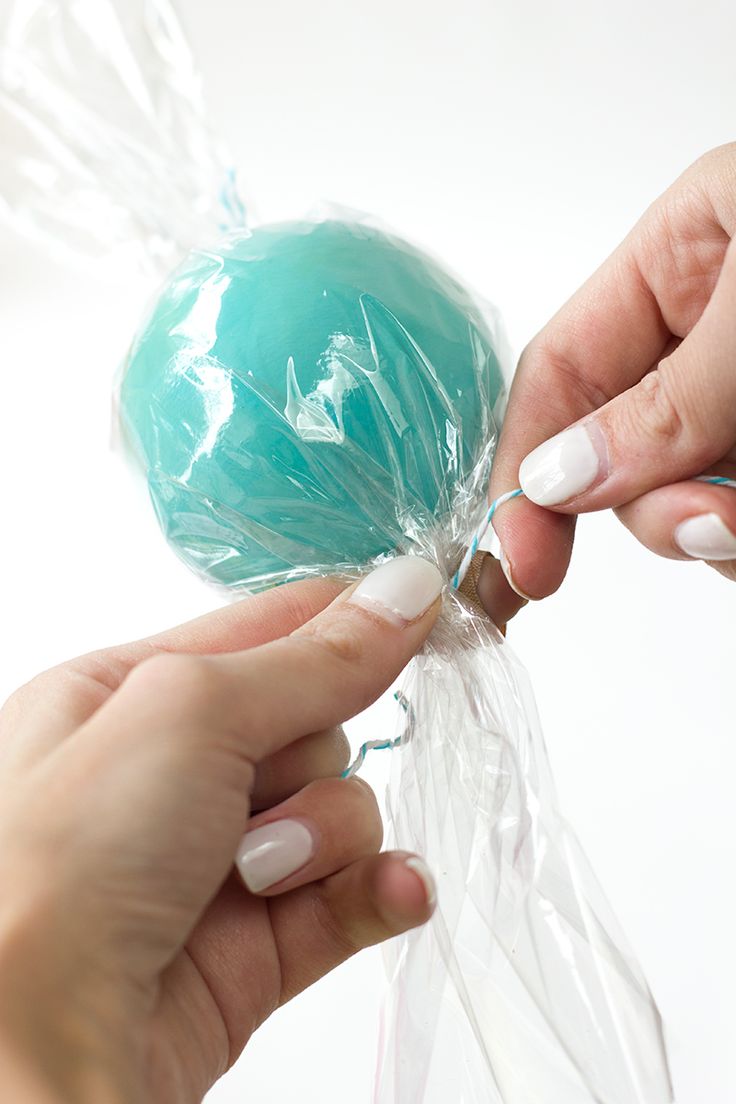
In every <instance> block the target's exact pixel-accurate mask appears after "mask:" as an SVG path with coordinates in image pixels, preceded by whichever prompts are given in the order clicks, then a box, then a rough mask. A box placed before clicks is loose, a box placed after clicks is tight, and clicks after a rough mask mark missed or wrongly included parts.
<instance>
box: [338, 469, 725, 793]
mask: <svg viewBox="0 0 736 1104" xmlns="http://www.w3.org/2000/svg"><path fill="white" fill-rule="evenodd" d="M695 480H696V482H698V483H712V484H713V485H714V486H716V487H732V488H733V489H734V490H736V479H728V478H727V477H726V476H725V475H696V476H695ZM523 494H524V492H523V491H522V489H521V487H517V488H516V489H515V490H513V491H507V492H506V493H505V494H502V495H499V496H498V498H494V500H493V502H492V503H491V504H490V506H489V507H488V510H487V511H486V513H485V515H484V517H483V520H482V521H481V523H480V525H479V526H478V528H477V529H476V531H475V533H474V535H473V539H472V540H471V542H470V544H469V545H468V549H467V551H466V553H465V555H464V556H463V558H462V561H461V563H460V566H459V567H458V569H457V571H456V572H455V574H454V575H453V576H452V580H451V584H450V585H451V586H452V589H453V590H457V589H458V587H459V586H460V584H461V583H462V581H463V579H464V578H465V575H466V573H467V570H468V568H469V567H470V561H471V560H472V559H473V556H474V555H475V553H476V552H477V551H478V545H479V544H480V542H481V541H482V540H483V537H484V536H485V535H486V533H487V532H488V526H489V525H490V524H491V519H492V518H493V515H494V514H495V512H496V510H497V509H498V508H499V506H503V504H504V502H509V501H510V500H511V499H512V498H518V497H519V496H520V495H523ZM394 697H395V698H396V700H397V701H398V702H399V703H400V705H401V707H402V709H403V710H404V712H405V713H409V711H410V709H411V706H410V705H409V703H408V701H407V700H406V698H405V697H404V696H403V694H400V693H398V692H397V693H396V694H394ZM404 735H405V734H404V733H402V735H401V736H397V737H396V739H395V740H366V742H365V743H364V744H361V746H360V748H359V749H358V754H357V755H356V756H355V758H354V759H353V761H352V763H351V764H350V766H349V767H348V768H347V769H346V770H344V771H343V772H342V774H341V776H340V777H341V778H352V777H353V775H354V774H357V772H358V771H359V770H360V768H361V767H362V766H363V763H364V762H365V757H366V755H367V754H368V752H369V751H388V750H390V749H392V748H395V747H399V746H400V745H401V744H402V743H403V741H404Z"/></svg>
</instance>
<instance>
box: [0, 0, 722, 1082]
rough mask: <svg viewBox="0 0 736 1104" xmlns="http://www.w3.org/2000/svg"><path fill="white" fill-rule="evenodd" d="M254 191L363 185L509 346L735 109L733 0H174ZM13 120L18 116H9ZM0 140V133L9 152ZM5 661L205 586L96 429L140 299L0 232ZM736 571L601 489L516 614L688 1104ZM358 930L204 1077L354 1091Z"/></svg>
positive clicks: (285, 193) (361, 994)
mask: <svg viewBox="0 0 736 1104" xmlns="http://www.w3.org/2000/svg"><path fill="white" fill-rule="evenodd" d="M181 6H182V9H183V12H184V17H185V22H186V25H187V27H188V28H189V30H190V32H191V34H192V37H193V39H194V43H195V48H196V50H197V52H198V55H199V57H200V60H201V65H202V68H203V71H204V75H205V79H206V87H207V91H208V99H209V105H210V108H211V112H212V116H213V119H215V120H216V122H217V125H218V128H219V129H220V131H221V132H222V134H223V135H224V136H225V138H226V139H227V141H228V143H229V145H230V147H231V148H232V150H233V152H234V155H235V161H236V163H237V164H238V165H239V167H240V169H241V175H242V176H243V178H244V180H245V183H246V188H247V193H248V195H249V196H251V197H254V198H255V200H256V201H257V207H258V210H259V213H260V215H261V216H262V217H264V218H267V219H271V218H278V217H283V216H288V215H293V214H299V213H302V212H303V211H304V210H305V209H306V208H307V207H308V206H310V205H311V204H312V203H313V202H314V201H317V200H321V199H324V198H326V199H331V200H335V201H338V202H340V203H345V204H348V205H352V206H355V207H359V208H363V209H367V210H371V211H374V212H375V213H377V214H379V215H380V216H382V217H383V218H384V219H386V220H387V221H388V222H389V223H390V224H392V225H393V226H394V227H396V228H397V229H400V230H401V231H403V232H404V233H405V234H406V235H407V236H409V237H412V238H414V239H416V240H418V241H419V242H421V243H424V244H426V245H428V246H429V247H430V248H431V249H432V250H433V251H435V252H436V253H439V254H440V255H443V256H445V257H446V258H447V260H448V261H449V262H450V263H451V264H452V265H453V267H454V268H455V269H456V270H458V271H460V272H461V273H463V274H464V275H465V276H466V277H467V278H468V279H469V280H470V281H471V282H472V283H473V284H474V285H475V286H476V287H477V288H478V289H479V290H480V291H482V292H484V293H485V294H486V295H488V296H489V297H491V298H493V299H494V300H495V301H496V302H498V303H499V305H500V306H501V308H502V310H503V312H504V314H505V317H506V319H507V323H508V328H509V331H510V334H511V338H512V341H513V342H514V344H515V347H516V348H517V350H518V349H520V348H521V346H522V345H523V344H524V343H525V342H526V341H527V340H528V339H529V338H530V337H531V336H532V335H533V333H534V332H535V330H536V329H537V328H539V326H541V325H542V324H543V322H544V321H545V320H546V319H547V317H548V316H549V315H550V314H551V313H552V312H553V311H554V310H555V309H556V308H557V307H558V306H559V305H560V304H561V303H562V301H563V300H564V299H565V298H566V297H567V296H568V294H570V293H571V292H572V291H573V290H574V288H575V287H576V286H577V285H578V284H579V283H580V282H581V281H582V280H583V279H584V278H585V277H586V276H587V275H588V274H589V272H590V271H591V270H592V269H593V268H594V267H595V266H596V265H597V264H598V263H599V262H600V261H601V260H602V259H603V258H604V257H605V256H606V254H607V253H608V252H609V251H610V250H611V249H612V248H613V247H614V246H615V244H616V243H617V242H618V240H619V239H620V238H621V237H622V236H623V235H624V233H625V232H626V231H627V230H628V229H629V227H630V225H631V224H632V223H633V222H634V221H635V219H636V218H637V217H638V215H639V214H640V213H641V211H642V210H643V209H644V207H645V206H646V205H647V204H648V203H649V202H650V201H651V200H652V199H654V198H655V196H656V195H657V194H658V193H659V192H660V191H661V190H662V189H663V188H664V187H665V186H666V185H667V184H668V183H669V182H670V181H671V180H672V179H674V177H675V176H676V175H677V174H678V173H679V172H680V171H681V170H682V169H683V168H684V167H685V166H686V165H687V164H688V163H689V162H690V161H691V160H693V159H694V158H695V157H696V156H697V155H698V154H699V153H701V152H703V151H705V150H706V149H708V148H709V147H711V146H714V145H716V144H719V143H721V142H725V141H728V140H731V139H733V138H734V137H736V133H735V130H736V124H735V123H734V119H736V66H735V63H734V42H736V14H735V13H736V8H734V5H733V3H732V0H723V2H721V3H718V2H716V0H700V2H698V3H695V2H683V0H668V2H667V0H649V2H643V0H623V2H618V3H616V4H615V5H614V4H602V3H598V2H589V0H588V2H586V0H567V2H556V3H550V2H548V0H521V2H519V0H515V2H512V0H499V2H496V3H490V2H489V0H475V2H473V0H454V2H453V3H446V2H444V0H443V2H441V3H438V2H436V0H390V2H389V0H373V3H371V4H370V5H369V4H365V3H357V2H353V0H332V2H326V0H317V2H316V3H311V4H305V3H301V2H299V0H269V2H268V3H259V4H236V3H234V2H232V0H231V2H230V3H226V2H225V0H208V3H206V4H203V3H198V2H197V0H186V2H184V0H182V5H181ZM0 142H1V136H0ZM1 156H2V152H1V147H0V157H1ZM0 272H1V278H0V318H1V320H2V334H1V335H2V360H1V361H0V373H1V374H0V416H1V419H2V421H1V425H2V432H1V433H0V472H1V473H2V500H1V505H0V531H1V532H2V545H1V548H2V552H1V555H2V571H1V572H0V592H1V593H0V610H2V648H3V657H2V659H3V661H2V666H1V667H0V690H2V691H6V692H8V691H10V690H11V689H12V687H13V686H14V685H16V684H17V683H18V682H19V681H20V680H22V679H25V678H27V677H29V676H30V675H31V674H33V673H34V672H35V671H36V670H37V669H39V668H41V667H43V666H46V665H49V664H51V663H54V662H56V661H58V660H61V659H62V658H64V657H65V656H67V655H70V654H73V653H75V652H79V651H83V650H87V649H90V648H92V647H95V646H98V645H102V644H105V643H110V642H113V641H116V640H120V639H124V638H127V637H131V636H138V635H141V634H143V633H147V632H149V631H152V630H155V629H157V628H160V627H163V626H165V625H166V624H168V623H175V622H177V621H179V620H183V619H185V618H186V617H188V616H190V615H193V614H195V613H197V612H199V611H203V610H205V609H208V608H211V607H213V606H214V605H215V604H216V602H217V599H216V598H215V597H213V595H212V594H211V593H210V592H209V591H207V590H206V589H204V588H203V587H202V586H201V585H200V584H199V583H197V582H196V581H195V580H193V579H192V578H190V577H189V576H188V574H187V573H186V572H185V570H184V569H183V568H182V567H181V566H180V565H179V564H178V562H177V561H176V560H175V559H174V558H173V556H172V555H171V554H169V553H168V551H167V550H166V548H165V547H164V546H163V542H162V540H161V539H160V538H159V535H158V533H157V531H156V529H155V526H154V524H153V522H152V520H151V517H150V513H149V510H148V508H147V504H146V502H145V500H144V498H143V497H142V495H141V492H140V489H139V488H137V487H135V486H134V483H133V481H132V480H131V478H130V475H129V473H128V472H127V471H126V469H125V468H124V466H123V465H122V464H121V462H120V461H119V460H118V459H117V458H116V457H115V456H114V455H112V454H111V453H110V451H109V449H108V436H109V434H108V427H109V392H110V381H111V377H112V374H113V372H114V369H115V366H116V363H117V361H118V358H119V357H120V355H121V352H122V350H123V349H124V346H125V342H126V340H127V337H128V335H129V333H130V330H131V328H132V326H133V324H134V319H135V315H136V312H137V310H138V309H139V301H138V296H137V292H136V289H135V288H132V287H131V289H130V291H129V292H128V293H124V292H121V291H120V290H119V289H115V290H111V289H110V288H109V287H107V286H100V285H99V284H98V283H97V282H96V281H95V280H94V279H92V278H91V277H89V276H85V277H82V276H79V275H70V273H69V272H68V271H67V270H65V269H64V268H62V267H61V266H59V265H57V264H55V263H51V262H49V261H48V260H47V259H46V258H44V256H43V255H42V253H40V252H39V251H37V250H36V249H35V248H33V247H31V246H29V245H27V244H26V243H25V242H23V241H22V240H21V239H20V238H18V237H16V236H15V235H14V234H13V233H12V232H10V231H8V232H3V233H2V237H0ZM735 611H736V587H733V586H729V584H727V583H726V582H725V581H724V580H723V579H721V578H719V577H716V576H715V575H713V574H711V573H709V571H708V570H707V569H706V568H705V567H703V566H701V565H688V564H677V563H669V562H664V561H658V560H656V559H655V558H654V557H653V556H651V555H650V554H649V553H647V552H645V551H644V550H643V549H641V548H640V547H639V546H638V545H636V544H635V543H634V542H633V540H632V538H630V537H629V535H628V534H627V533H625V532H624V531H623V530H621V529H620V528H619V527H618V525H617V523H616V522H615V521H614V520H613V518H611V517H608V516H600V517H595V518H586V519H584V521H583V523H582V524H581V525H580V528H579V539H578V544H577V549H576V554H575V557H574V562H573V569H572V571H571V574H570V577H569V579H568V581H567V583H566V585H565V587H564V588H563V590H562V592H561V593H560V594H559V595H558V596H556V597H554V598H552V599H550V600H548V601H547V602H545V603H543V604H541V605H538V606H534V607H533V608H530V609H528V610H526V611H525V612H524V613H523V614H522V615H521V616H520V617H519V619H518V623H517V624H516V625H514V628H513V633H512V640H513V643H514V646H515V649H516V651H517V652H518V653H519V654H520V655H521V657H522V658H523V659H524V661H525V662H526V664H527V666H528V667H529V669H530V671H531V675H532V680H533V682H534V685H535V687H536V692H537V696H538V701H539V706H540V710H541V714H542V719H543V722H544V725H545V730H546V734H547V739H548V744H549V748H550V753H551V756H552V762H553V767H554V770H555V773H556V777H557V781H558V786H559V791H560V797H561V802H562V806H563V809H564V810H565V811H566V813H567V814H568V816H569V818H570V820H571V821H572V823H573V824H574V825H575V826H576V828H577V830H578V832H579V835H580V837H581V839H582V841H583V843H584V845H585V847H586V849H587V851H588V853H589V855H590V857H591V859H592V861H593V864H594V866H595V868H596V869H597V871H598V873H599V875H600V878H601V880H602V882H603V884H604V886H605V888H606V890H607V892H608V895H609V896H610V898H611V899H612V901H613V903H614V905H615V907H616V910H617V912H618V914H619V917H620V919H621V921H622V923H623V926H624V927H625V929H626V931H627V932H628V934H629V936H630V939H631V941H632V943H633V945H634V947H635V948H636V950H637V951H638V953H639V955H640V957H641V960H642V963H643V965H644V967H645V970H646V973H647V976H648V978H649V981H650V984H651V986H652V988H653V990H654V992H655V994H656V997H657V999H658V1002H659V1005H660V1008H661V1010H662V1013H663V1016H664V1020H665V1023H666V1028H667V1035H668V1039H669V1044H670V1054H671V1060H672V1066H673V1073H674V1078H675V1084H676V1088H677V1100H678V1101H679V1102H680V1104H704V1102H706V1101H707V1102H708V1104H729V1102H732V1101H734V1100H736V1066H735V1065H734V1062H733V1055H732V1050H733V1038H734V1027H735V1026H736V1022H735V1021H736V1016H735V1015H734V1011H733V1007H734V999H733V998H734V988H735V987H736V949H735V948H736V938H735V937H734V933H735V932H736V895H735V894H734V881H735V880H736V874H735V873H734V868H735V866H736V864H734V851H735V850H736V847H735V846H734V837H735V836H736V811H735V809H734V801H733V796H734V788H735V786H736V782H735V777H736V750H735V746H734V735H735V727H736V726H735V724H734V696H733V685H734V677H735V675H734V645H733V626H734V612H735ZM380 991H381V981H380V955H378V953H377V952H374V953H366V954H364V955H362V956H361V957H360V958H359V959H358V960H356V961H354V962H352V963H351V964H349V965H348V966H346V967H344V968H342V969H341V970H339V971H338V972H337V973H336V974H335V975H333V976H331V977H329V978H327V979H326V980H325V981H323V982H322V983H321V984H319V985H317V986H315V987H314V988H313V990H312V991H311V992H310V993H308V994H307V995H305V996H303V997H301V998H299V999H298V1000H296V1001H295V1002H294V1003H293V1004H292V1005H290V1006H289V1007H287V1008H285V1009H284V1010H282V1011H281V1012H279V1013H278V1014H277V1015H275V1016H274V1017H273V1018H272V1020H271V1021H270V1022H269V1023H268V1024H267V1025H266V1026H265V1027H264V1028H263V1029H262V1030H261V1031H259V1032H258V1034H257V1035H256V1037H255V1038H254V1039H253V1041H252V1043H251V1044H250V1046H249V1048H248V1051H247V1052H246V1056H245V1057H244V1058H243V1059H241V1061H240V1062H239V1063H238V1064H237V1066H236V1068H235V1069H234V1070H233V1071H232V1072H231V1073H230V1074H229V1075H228V1076H227V1077H226V1078H225V1079H224V1080H223V1082H221V1084H220V1085H219V1086H218V1088H217V1089H216V1090H214V1091H213V1093H212V1094H211V1104H226V1102H230V1101H232V1102H236V1101H237V1102H238V1104H240V1102H242V1101H244V1100H258V1101H259V1104H284V1102H291V1101H295V1102H299V1104H312V1102H314V1104H316V1102H317V1101H319V1102H320V1104H329V1102H332V1101H334V1102H338V1101H339V1102H340V1104H342V1102H345V1101H350V1102H351V1104H352V1102H353V1101H355V1102H361V1101H367V1100H368V1099H369V1097H370V1086H371V1072H372V1064H373V1057H374V1050H375V1046H374V1043H375V1035H376V1015H377V1007H378V1000H379V995H380Z"/></svg>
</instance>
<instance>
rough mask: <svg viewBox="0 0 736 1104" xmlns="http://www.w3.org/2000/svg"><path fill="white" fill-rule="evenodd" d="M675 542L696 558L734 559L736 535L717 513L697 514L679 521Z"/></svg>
mask: <svg viewBox="0 0 736 1104" xmlns="http://www.w3.org/2000/svg"><path fill="white" fill-rule="evenodd" d="M675 544H676V545H677V546H678V548H680V549H682V551H683V552H685V553H686V555H688V556H692V557H693V558H694V559H696V560H736V536H734V534H733V533H732V532H731V530H730V529H729V528H728V526H727V525H726V524H725V523H724V522H723V521H722V520H721V518H719V516H718V514H698V515H697V516H696V517H691V518H687V520H686V521H681V522H680V524H679V525H678V526H677V528H676V529H675Z"/></svg>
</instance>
